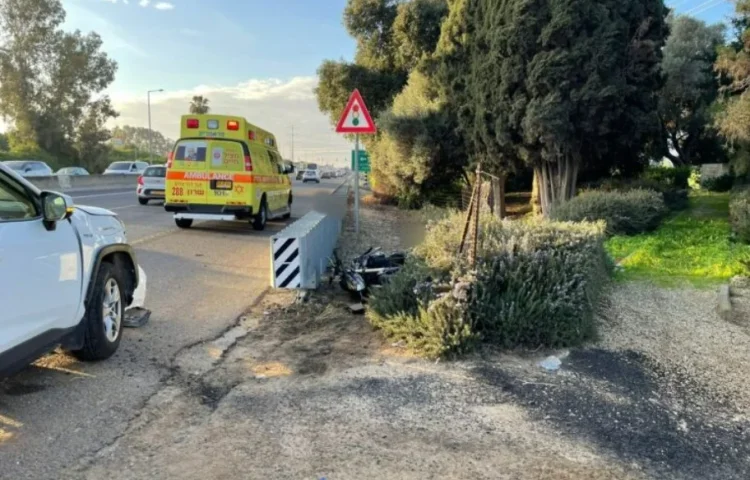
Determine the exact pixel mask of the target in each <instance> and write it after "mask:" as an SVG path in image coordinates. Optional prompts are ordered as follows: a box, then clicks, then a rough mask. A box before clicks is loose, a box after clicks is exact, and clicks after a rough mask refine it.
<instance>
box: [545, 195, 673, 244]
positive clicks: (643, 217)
mask: <svg viewBox="0 0 750 480" xmlns="http://www.w3.org/2000/svg"><path fill="white" fill-rule="evenodd" d="M666 212H667V208H666V206H665V203H664V198H663V195H660V194H659V193H657V192H655V191H653V190H640V189H639V190H630V191H625V192H619V191H612V192H605V191H596V190H594V191H589V192H584V193H582V194H581V195H578V196H577V197H575V198H573V199H571V200H569V201H567V202H565V203H563V204H561V205H558V206H557V207H555V208H554V209H553V210H552V213H551V216H552V218H553V219H555V220H561V221H568V222H581V221H596V220H604V221H605V222H606V223H607V233H608V234H609V235H616V234H625V235H634V234H637V233H642V232H648V231H651V230H654V229H655V228H656V227H658V226H659V224H660V223H661V221H662V219H663V218H664V216H665V214H666Z"/></svg>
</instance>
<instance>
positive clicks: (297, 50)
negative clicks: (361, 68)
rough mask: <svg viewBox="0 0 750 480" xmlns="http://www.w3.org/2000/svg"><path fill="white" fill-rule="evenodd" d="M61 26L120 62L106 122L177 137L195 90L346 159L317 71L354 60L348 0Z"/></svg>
mask: <svg viewBox="0 0 750 480" xmlns="http://www.w3.org/2000/svg"><path fill="white" fill-rule="evenodd" d="M62 3H63V6H64V7H65V10H66V12H67V18H66V24H65V26H64V27H65V29H68V30H74V29H80V30H82V31H84V32H88V31H92V30H93V31H96V32H97V33H99V34H100V35H101V36H102V39H103V41H104V47H103V48H104V50H105V51H106V52H107V54H108V55H110V57H112V58H113V59H115V60H116V61H117V63H118V71H117V75H116V80H115V82H114V83H113V84H112V85H111V86H110V88H109V89H108V91H107V93H108V94H109V95H110V96H111V97H112V99H113V101H114V104H115V107H116V109H117V110H118V111H119V112H120V116H119V117H118V118H117V119H116V120H114V121H113V122H112V125H113V126H114V125H133V126H144V127H145V126H148V109H147V101H146V100H147V94H146V92H147V91H148V90H159V89H163V90H164V92H161V93H153V94H152V95H151V116H152V126H153V128H154V129H155V130H158V131H161V132H162V133H163V134H164V135H166V136H168V137H170V138H176V137H178V133H179V120H180V115H182V114H184V113H186V112H187V108H188V105H189V102H190V98H191V97H192V96H193V95H204V96H206V97H208V99H209V100H210V102H211V107H212V112H214V113H221V114H231V115H241V116H244V117H246V118H247V119H248V120H249V121H251V122H252V123H255V124H257V125H258V126H260V127H262V128H265V129H267V130H270V131H272V132H273V133H274V134H276V136H277V140H278V143H279V146H280V148H281V151H282V154H283V155H284V157H285V158H291V150H292V131H293V130H294V154H295V160H299V161H318V162H319V161H326V162H329V161H330V162H341V163H343V162H348V160H346V159H347V158H349V156H350V154H349V150H350V149H351V148H352V146H351V144H350V143H348V142H347V141H345V140H343V139H342V138H341V136H340V135H337V134H335V133H334V132H333V128H332V127H331V124H330V121H329V119H328V118H327V117H326V116H324V115H323V114H322V113H320V112H319V110H318V107H317V102H316V100H315V95H314V92H313V90H314V88H315V86H316V85H317V77H316V70H317V68H318V66H320V64H321V63H322V61H323V60H325V59H334V60H339V59H346V60H351V59H352V58H353V57H354V51H355V42H354V40H353V39H352V38H351V37H349V36H348V34H347V32H346V30H345V28H344V26H343V24H342V13H343V10H344V7H345V5H346V0H169V1H160V0H62ZM667 5H669V6H671V7H673V8H675V10H676V11H677V12H678V13H683V14H691V15H693V16H696V17H698V18H700V19H702V20H705V21H707V22H709V23H714V22H720V21H724V20H726V19H727V18H728V16H729V15H730V14H731V12H732V11H733V5H732V3H731V0H667Z"/></svg>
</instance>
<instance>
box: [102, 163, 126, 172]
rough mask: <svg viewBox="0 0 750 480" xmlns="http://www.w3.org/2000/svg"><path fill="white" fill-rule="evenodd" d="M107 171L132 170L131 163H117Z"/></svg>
mask: <svg viewBox="0 0 750 480" xmlns="http://www.w3.org/2000/svg"><path fill="white" fill-rule="evenodd" d="M107 170H114V171H118V172H119V171H124V170H130V162H115V163H113V164H112V165H110V166H109V168H108V169H107Z"/></svg>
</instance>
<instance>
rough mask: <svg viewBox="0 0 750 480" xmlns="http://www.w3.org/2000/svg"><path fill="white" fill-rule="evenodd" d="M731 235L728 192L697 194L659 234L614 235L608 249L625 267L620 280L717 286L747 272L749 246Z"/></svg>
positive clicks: (607, 245) (664, 225)
mask: <svg viewBox="0 0 750 480" xmlns="http://www.w3.org/2000/svg"><path fill="white" fill-rule="evenodd" d="M730 233H731V229H730V226H729V194H728V193H721V194H695V195H694V196H691V198H690V208H689V209H688V210H686V211H684V212H681V213H679V214H677V215H675V216H672V217H670V218H669V219H667V220H666V221H665V222H664V223H663V224H662V225H661V226H660V227H659V228H658V229H657V230H656V231H655V232H652V233H647V234H641V235H635V236H615V237H612V238H611V239H609V240H608V241H607V244H606V247H607V251H608V252H609V253H610V255H612V257H613V258H614V259H615V261H617V262H621V265H622V266H623V267H624V271H622V272H620V273H619V274H618V278H620V279H624V280H632V279H649V280H653V281H655V282H657V283H660V284H667V285H674V284H680V283H684V282H688V283H691V284H693V285H697V286H712V285H715V284H717V283H719V282H721V281H724V280H726V279H728V278H731V277H732V276H734V275H738V274H744V273H746V269H745V267H744V266H743V264H742V263H741V260H748V259H750V245H743V244H739V243H734V242H732V241H731V240H730Z"/></svg>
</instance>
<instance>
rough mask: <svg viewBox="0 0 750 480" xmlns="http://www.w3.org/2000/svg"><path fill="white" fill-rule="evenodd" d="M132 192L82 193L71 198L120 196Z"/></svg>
mask: <svg viewBox="0 0 750 480" xmlns="http://www.w3.org/2000/svg"><path fill="white" fill-rule="evenodd" d="M132 194H133V192H131V191H127V192H119V193H100V194H97V195H84V196H82V197H76V196H73V199H74V200H82V199H85V198H99V197H116V196H120V195H132Z"/></svg>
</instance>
